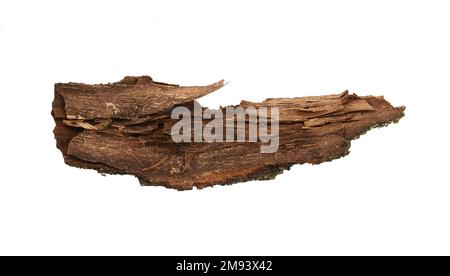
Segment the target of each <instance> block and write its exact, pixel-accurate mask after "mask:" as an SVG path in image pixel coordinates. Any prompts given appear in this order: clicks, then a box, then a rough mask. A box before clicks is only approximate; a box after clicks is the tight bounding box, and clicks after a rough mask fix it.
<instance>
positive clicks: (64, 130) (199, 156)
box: [52, 76, 405, 190]
mask: <svg viewBox="0 0 450 276" xmlns="http://www.w3.org/2000/svg"><path fill="white" fill-rule="evenodd" d="M223 85H224V83H223V81H219V82H217V83H214V84H211V85H208V86H188V87H181V86H178V85H173V84H166V83H160V82H155V81H153V80H152V79H151V78H150V77H148V76H142V77H125V78H124V79H123V80H121V81H119V82H117V83H113V84H101V85H87V84H80V83H57V84H55V98H54V101H53V105H52V116H53V118H54V120H55V122H56V127H55V129H54V134H55V138H56V141H57V147H58V148H59V149H60V150H61V152H62V154H63V156H64V161H65V163H66V164H68V165H70V166H74V167H79V168H85V169H95V170H97V171H98V172H100V173H107V174H130V175H134V176H136V177H138V178H139V180H140V183H141V184H142V185H162V186H165V187H168V188H174V189H178V190H188V189H192V188H193V187H197V188H204V187H208V186H212V185H216V184H231V183H236V182H244V181H250V180H263V179H273V178H274V177H275V176H276V175H277V174H280V173H282V172H283V171H284V170H286V169H289V168H290V167H291V166H292V165H294V164H303V163H311V164H319V163H322V162H325V161H331V160H333V159H336V158H340V157H343V156H345V155H347V154H348V153H349V148H350V141H351V140H353V139H355V138H357V137H359V136H360V135H361V134H363V133H365V132H366V131H368V130H369V129H371V128H373V127H378V126H384V125H387V124H389V123H392V122H397V121H398V120H399V119H400V118H402V117H403V116H404V110H405V108H404V107H393V106H392V105H391V104H389V103H388V102H387V101H386V100H384V98H383V97H374V96H366V97H359V96H357V95H355V94H349V93H348V92H344V93H341V94H337V95H328V96H314V97H301V98H278V99H267V100H265V101H263V102H260V103H254V102H248V101H242V102H241V104H240V105H238V106H234V107H233V108H239V107H242V108H243V109H245V110H261V109H263V108H267V109H269V110H270V109H273V108H277V110H278V115H277V117H276V118H275V117H270V118H268V119H269V121H270V122H269V126H273V125H274V123H276V124H275V125H278V133H277V134H278V135H277V139H276V142H277V147H276V151H274V152H270V153H262V152H261V149H262V147H264V145H265V144H267V143H266V142H267V140H264V139H262V138H264V137H263V135H261V132H257V134H258V137H257V139H256V141H254V140H253V141H249V140H250V137H251V135H252V134H254V132H252V131H251V130H252V129H253V130H254V129H255V128H252V121H251V120H250V119H249V118H250V117H251V116H250V114H247V115H248V116H247V117H245V121H244V123H243V124H239V123H238V122H237V120H238V117H237V116H235V117H231V118H228V117H227V116H226V108H221V109H219V110H215V111H211V110H208V111H209V112H210V113H213V114H215V116H212V117H211V116H210V117H209V119H207V120H204V119H203V120H201V129H202V131H205V128H206V126H207V124H208V123H210V122H212V121H213V119H215V118H216V117H217V116H218V115H223V117H224V121H223V122H224V125H223V128H222V130H223V129H225V128H226V126H225V122H230V120H231V121H232V122H233V123H234V124H233V127H234V134H235V135H238V134H239V133H241V134H242V133H243V134H244V136H245V137H246V138H247V140H246V141H243V140H234V141H228V140H227V141H225V140H224V141H221V140H219V141H217V140H215V141H212V142H211V141H208V140H207V139H205V137H202V138H201V139H202V140H201V141H197V142H195V139H192V140H190V141H182V142H180V143H176V142H174V140H173V137H172V135H171V134H173V132H172V131H173V129H174V127H175V126H176V124H177V122H179V119H177V118H175V119H172V118H171V115H172V111H173V109H174V108H178V107H184V109H183V110H189V111H192V114H193V115H192V118H193V121H194V124H195V119H196V118H197V117H198V116H197V117H196V115H195V114H196V113H195V106H196V104H197V103H196V101H195V99H197V98H200V97H202V96H205V95H207V94H209V93H212V92H214V91H216V90H217V89H219V88H221V87H222V86H223ZM200 110H201V112H202V113H201V114H203V111H206V110H207V109H205V108H201V107H200ZM269 115H270V113H269ZM272 115H273V114H272ZM197 119H198V118H197ZM275 119H276V120H275ZM235 122H236V123H235ZM216 126H217V124H216ZM195 130H196V128H195V126H194V125H192V129H191V131H192V133H189V136H191V137H194V136H195V135H196V134H195ZM197 130H198V129H197ZM269 130H270V128H269ZM270 131H272V132H271V133H270V134H274V132H273V129H272V130H270ZM210 133H211V134H214V135H218V134H220V133H219V128H216V129H214V131H212V132H210ZM224 133H225V131H224ZM268 134H269V133H268ZM233 137H234V136H233ZM216 138H217V136H216ZM235 138H236V137H235ZM266 138H267V137H266Z"/></svg>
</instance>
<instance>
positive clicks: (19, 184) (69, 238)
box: [0, 0, 450, 255]
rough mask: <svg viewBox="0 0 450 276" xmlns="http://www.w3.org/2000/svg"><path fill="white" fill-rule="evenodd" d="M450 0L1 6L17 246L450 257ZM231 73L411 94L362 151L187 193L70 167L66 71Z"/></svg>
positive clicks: (261, 83)
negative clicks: (65, 142) (64, 141)
mask: <svg viewBox="0 0 450 276" xmlns="http://www.w3.org/2000/svg"><path fill="white" fill-rule="evenodd" d="M449 14H450V7H449V4H448V1H411V0H409V1H392V0H391V1H384V0H379V1H361V0H359V1H346V0H344V1H320V0H319V1H318V0H315V1H278V0H277V1H261V0H258V1H231V0H227V1H167V0H166V1H129V0H127V1H111V0H108V1H80V0H78V1H49V0H46V1H31V0H30V1H17V0H14V1H5V0H2V1H1V2H0V78H1V79H0V95H1V108H0V114H1V125H0V127H1V130H0V137H1V138H0V139H1V143H0V150H1V151H0V160H1V164H0V168H1V171H0V172H1V175H0V177H1V178H0V254H20V255H26V254H38V255H49V254H69V255H79V254H89V255H99V254H107V255H114V254H120V255H124V254H125V255H131V254H133V255H134V254H138V255H141V254H145V255H180V254H181V255H184V254H187V255H197V254H200V255H210V254H218V255H230V254H231V255H329V254H337V255H353V254H357V255H361V254H363V255H366V254H368V255H379V254H388V255H399V254H407V255H414V254H426V255H429V254H447V255H448V254H450V235H449V233H450V222H449V211H450V187H449V184H450V183H449V179H448V167H449V166H448V159H449V150H448V140H449V134H448V122H449V121H448V118H449V115H448V114H449V111H448V110H447V107H448V106H449V103H448V101H449V96H448V95H449V92H450V90H449V88H450V80H449V73H450V37H449V27H450V16H449ZM144 74H147V75H151V76H152V77H153V79H155V80H157V81H162V82H170V83H178V84H181V85H206V84H209V83H212V82H215V81H217V80H220V79H222V78H224V79H226V80H227V81H229V84H228V85H227V86H226V87H224V88H223V89H220V90H219V91H217V92H215V93H214V94H212V95H208V96H206V97H204V98H202V99H201V101H200V102H201V103H202V104H203V105H206V106H209V107H218V106H219V105H227V104H237V103H239V101H240V100H241V99H246V100H255V101H256V100H263V99H264V98H266V97H296V96H307V95H321V94H330V93H339V92H342V91H343V90H345V89H349V90H350V92H354V93H358V94H359V95H370V94H372V95H384V96H385V97H386V99H387V100H389V101H390V102H391V103H392V104H393V105H396V106H400V105H405V106H407V110H406V117H405V118H403V119H402V120H401V121H400V123H399V124H396V125H391V126H389V127H387V128H382V129H376V130H373V131H371V132H370V133H368V134H366V135H364V136H362V137H361V138H360V139H358V140H356V141H354V142H353V143H352V148H351V154H350V155H349V156H347V157H345V158H341V159H339V160H335V161H333V162H330V163H325V164H321V165H317V166H312V165H302V166H299V165H297V166H295V167H293V168H292V169H291V170H290V171H289V172H285V173H284V174H283V175H280V176H278V177H277V178H276V180H272V181H266V182H258V181H254V182H248V183H241V184H236V185H232V186H226V187H222V186H218V187H213V188H207V189H204V190H193V191H188V192H178V191H175V190H169V189H166V188H161V187H140V186H139V184H138V181H137V179H135V178H134V177H131V176H107V177H103V176H101V175H100V174H98V173H96V172H95V171H89V170H80V169H76V168H72V167H68V166H66V165H65V164H64V163H63V159H62V156H61V153H60V152H59V151H58V150H57V149H56V146H55V140H54V138H53V134H52V129H53V126H54V123H53V120H52V118H51V116H50V110H51V101H52V99H53V84H54V83H55V82H68V81H75V82H85V83H105V82H113V81H118V80H120V79H121V78H122V77H124V76H125V75H144Z"/></svg>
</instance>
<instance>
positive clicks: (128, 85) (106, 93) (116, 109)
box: [55, 76, 223, 119]
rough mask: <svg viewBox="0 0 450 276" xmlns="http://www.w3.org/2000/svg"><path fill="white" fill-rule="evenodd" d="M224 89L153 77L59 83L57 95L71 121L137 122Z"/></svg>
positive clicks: (219, 86)
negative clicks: (173, 82) (92, 82)
mask: <svg viewBox="0 0 450 276" xmlns="http://www.w3.org/2000/svg"><path fill="white" fill-rule="evenodd" d="M222 86H223V80H222V81H219V82H216V83H214V84H211V85H208V86H184V87H182V86H178V85H174V84H166V83H160V82H154V81H153V80H152V79H151V78H150V77H148V76H143V77H126V78H124V79H123V80H122V81H119V82H117V83H113V84H99V85H87V84H82V83H57V84H55V93H56V94H58V95H59V96H60V97H61V98H62V100H63V101H64V104H65V117H66V118H68V119H136V118H139V117H142V116H146V115H149V114H154V113H157V112H160V111H164V110H167V109H170V108H172V107H173V106H174V105H177V104H181V103H185V102H189V101H191V100H194V99H197V98H200V97H202V96H205V95H207V94H209V93H211V92H214V91H215V90H217V89H219V88H221V87H222Z"/></svg>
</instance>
